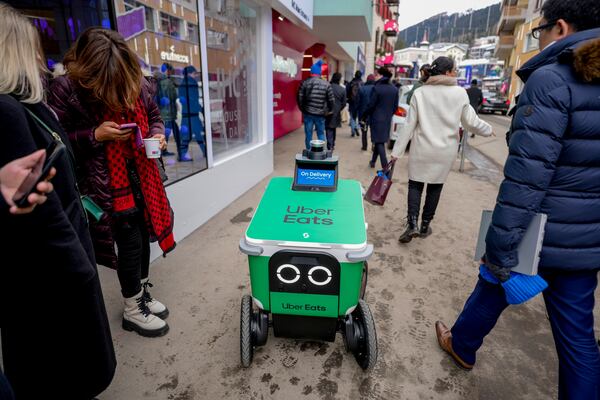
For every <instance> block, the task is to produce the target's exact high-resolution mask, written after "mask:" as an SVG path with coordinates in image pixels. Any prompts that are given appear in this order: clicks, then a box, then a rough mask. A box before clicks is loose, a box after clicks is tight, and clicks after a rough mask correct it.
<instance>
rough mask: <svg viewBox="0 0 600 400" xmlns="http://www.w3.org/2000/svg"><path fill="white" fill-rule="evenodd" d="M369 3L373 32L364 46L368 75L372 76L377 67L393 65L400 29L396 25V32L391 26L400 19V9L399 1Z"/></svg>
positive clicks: (387, 0)
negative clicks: (371, 10) (371, 9)
mask: <svg viewBox="0 0 600 400" xmlns="http://www.w3.org/2000/svg"><path fill="white" fill-rule="evenodd" d="M369 3H370V4H372V7H373V13H372V14H373V16H372V18H373V19H372V26H373V31H372V34H371V37H370V39H369V40H368V41H366V42H365V44H364V49H365V58H366V66H365V73H366V74H367V75H368V74H372V73H373V72H374V71H375V67H376V66H377V65H390V64H393V61H394V44H395V43H396V36H397V35H398V27H397V24H396V28H395V30H392V29H391V26H392V25H393V23H394V22H395V21H397V19H398V7H399V1H397V0H396V1H394V0H372V1H369ZM386 24H387V25H386ZM386 28H387V29H386Z"/></svg>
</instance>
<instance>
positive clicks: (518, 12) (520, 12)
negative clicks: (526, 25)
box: [501, 6, 527, 18]
mask: <svg viewBox="0 0 600 400" xmlns="http://www.w3.org/2000/svg"><path fill="white" fill-rule="evenodd" d="M526 12H527V10H526V9H524V8H522V7H519V6H506V7H503V8H502V16H501V18H525V13H526Z"/></svg>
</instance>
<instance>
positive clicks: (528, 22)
mask: <svg viewBox="0 0 600 400" xmlns="http://www.w3.org/2000/svg"><path fill="white" fill-rule="evenodd" d="M544 1H545V0H531V1H530V2H529V4H528V7H527V12H526V15H525V22H524V23H523V24H521V25H520V26H519V28H518V30H517V32H516V36H515V45H514V65H513V68H512V70H511V74H512V79H511V82H512V85H511V86H510V90H509V99H510V100H511V104H515V103H514V100H515V97H516V96H517V95H518V94H519V93H521V91H522V90H523V82H522V81H521V79H520V78H519V77H518V76H517V73H516V72H517V71H518V70H519V68H521V66H522V65H523V64H525V63H526V62H527V61H529V60H530V59H531V58H532V57H533V56H535V55H537V54H538V53H539V52H540V49H539V41H538V40H537V39H536V38H534V37H533V36H532V35H531V30H532V29H533V28H535V27H536V26H538V25H539V24H540V20H541V19H542V16H541V9H542V5H543V4H544Z"/></svg>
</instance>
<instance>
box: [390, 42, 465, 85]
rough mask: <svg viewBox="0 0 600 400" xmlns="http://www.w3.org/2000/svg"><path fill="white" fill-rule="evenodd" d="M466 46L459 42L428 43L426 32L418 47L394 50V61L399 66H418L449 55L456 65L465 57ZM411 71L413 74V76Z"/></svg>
mask: <svg viewBox="0 0 600 400" xmlns="http://www.w3.org/2000/svg"><path fill="white" fill-rule="evenodd" d="M467 51H468V46H467V45H466V44H460V43H434V44H430V43H429V41H428V40H427V34H425V35H424V36H423V40H422V41H421V43H420V44H419V47H406V48H404V49H401V50H396V51H395V52H394V63H395V64H396V65H399V66H406V67H412V66H415V67H417V69H418V68H420V67H421V66H422V65H424V64H431V63H432V62H433V60H435V59H436V58H438V57H442V56H444V57H450V58H452V59H453V60H454V61H455V62H456V65H457V66H458V65H459V64H460V63H461V62H463V60H465V59H466V57H467ZM414 75H415V74H414V71H413V76H414Z"/></svg>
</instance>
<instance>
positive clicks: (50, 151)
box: [13, 141, 66, 208]
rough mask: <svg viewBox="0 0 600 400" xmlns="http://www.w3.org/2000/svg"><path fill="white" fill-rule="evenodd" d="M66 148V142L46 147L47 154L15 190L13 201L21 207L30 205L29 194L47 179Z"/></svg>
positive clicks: (54, 143)
mask: <svg viewBox="0 0 600 400" xmlns="http://www.w3.org/2000/svg"><path fill="white" fill-rule="evenodd" d="M65 150H66V147H65V145H64V144H62V143H60V142H56V141H55V142H52V143H51V144H50V146H49V147H48V148H47V149H46V156H45V157H42V158H40V160H39V161H38V163H37V164H36V165H35V166H34V167H33V168H32V169H31V171H30V172H29V174H28V175H27V176H26V177H25V179H24V180H23V182H22V183H21V186H19V188H18V189H17V191H16V192H15V195H14V196H13V202H14V203H15V205H16V206H17V207H19V208H25V207H29V206H30V204H29V200H27V198H28V197H29V195H30V194H31V193H33V192H35V190H36V186H37V185H38V183H40V182H41V181H43V180H44V179H46V177H48V175H49V174H50V170H51V169H52V167H53V166H54V164H55V163H56V161H57V160H58V157H60V156H61V155H62V154H63V153H64V152H65Z"/></svg>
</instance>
